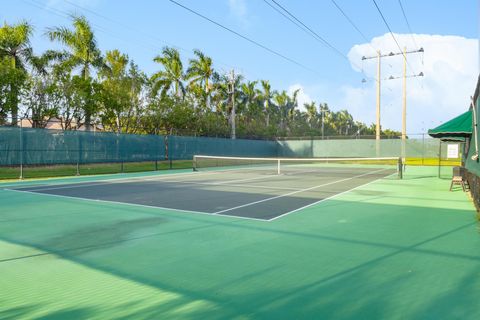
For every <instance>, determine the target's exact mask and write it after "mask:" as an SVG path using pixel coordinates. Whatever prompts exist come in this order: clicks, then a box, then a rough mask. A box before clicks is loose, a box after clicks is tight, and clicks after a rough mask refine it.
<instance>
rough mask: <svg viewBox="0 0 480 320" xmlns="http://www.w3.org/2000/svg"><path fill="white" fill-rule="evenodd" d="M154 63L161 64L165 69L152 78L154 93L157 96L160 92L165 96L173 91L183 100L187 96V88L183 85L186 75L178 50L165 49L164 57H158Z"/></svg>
mask: <svg viewBox="0 0 480 320" xmlns="http://www.w3.org/2000/svg"><path fill="white" fill-rule="evenodd" d="M153 61H155V62H157V63H160V64H161V65H162V66H163V69H164V70H161V71H158V72H157V73H155V74H153V76H152V82H153V87H152V90H153V93H154V94H156V93H157V92H158V91H159V90H160V92H161V95H162V96H163V95H166V94H167V93H168V91H170V90H172V89H173V94H174V95H175V96H177V97H178V98H183V97H184V96H185V86H184V84H183V80H184V79H185V74H184V72H183V64H182V60H181V59H180V53H179V52H178V50H177V49H175V48H170V47H165V48H163V50H162V55H158V56H156V57H155V58H154V59H153Z"/></svg>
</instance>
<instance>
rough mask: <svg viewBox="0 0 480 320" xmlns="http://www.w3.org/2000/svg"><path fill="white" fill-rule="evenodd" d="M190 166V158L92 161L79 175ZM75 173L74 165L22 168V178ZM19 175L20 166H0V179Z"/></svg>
mask: <svg viewBox="0 0 480 320" xmlns="http://www.w3.org/2000/svg"><path fill="white" fill-rule="evenodd" d="M191 167H192V161H190V160H175V161H172V164H171V167H170V162H169V161H168V160H166V161H158V162H157V164H155V161H148V162H126V163H123V168H122V164H121V163H92V164H82V165H80V166H79V173H80V175H96V174H112V173H120V172H125V173H129V172H144V171H154V170H167V169H188V168H191ZM76 174H77V166H76V165H63V164H62V165H52V166H25V167H24V168H23V178H24V179H37V178H51V177H65V176H75V175H76ZM19 177H20V167H18V166H16V167H0V180H5V179H7V180H10V179H18V178H19Z"/></svg>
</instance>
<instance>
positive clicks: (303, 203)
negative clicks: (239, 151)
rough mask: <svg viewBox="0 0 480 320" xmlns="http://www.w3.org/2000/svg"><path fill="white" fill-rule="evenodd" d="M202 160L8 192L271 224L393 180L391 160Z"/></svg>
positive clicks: (236, 158)
mask: <svg viewBox="0 0 480 320" xmlns="http://www.w3.org/2000/svg"><path fill="white" fill-rule="evenodd" d="M201 157H202V156H197V157H196V161H195V164H196V170H199V169H200V158H201ZM203 158H204V159H201V160H202V162H203V163H201V166H202V169H203V167H205V166H206V165H207V164H208V168H207V169H208V170H205V171H201V172H192V173H182V174H177V175H168V176H163V177H143V178H133V179H128V178H127V179H111V180H103V181H97V182H89V183H73V184H68V183H67V184H60V185H46V186H42V185H40V186H33V187H25V188H15V189H10V190H14V191H19V192H30V193H37V194H42V195H46V196H47V195H48V196H57V197H71V198H78V199H88V200H96V201H108V202H118V203H124V204H130V205H141V206H150V207H157V208H162V209H173V210H176V211H187V212H195V213H202V214H212V215H227V216H235V217H241V218H250V219H261V220H272V219H275V218H278V217H280V216H283V215H286V214H289V213H292V212H295V211H298V210H299V209H302V208H305V207H308V206H310V205H312V204H315V203H318V202H320V201H323V200H325V199H328V198H332V197H334V196H336V195H338V194H341V193H344V192H347V191H349V190H352V189H354V188H357V187H359V186H361V185H364V184H366V183H370V182H372V181H375V180H378V179H381V178H385V177H388V176H395V178H396V175H395V173H396V169H395V166H394V164H395V161H396V160H397V159H395V158H391V159H388V158H385V159H373V160H370V161H371V162H370V163H367V164H365V163H361V161H359V160H356V159H353V160H352V159H340V161H337V162H335V161H333V160H331V159H329V161H328V163H327V162H326V161H324V159H317V160H316V161H314V160H312V159H309V160H308V161H305V160H302V159H290V162H288V163H286V164H285V165H283V163H284V161H286V160H285V159H282V160H281V161H282V172H278V171H277V168H276V167H275V166H276V165H277V164H276V161H279V160H280V159H278V160H277V159H269V158H239V157H203ZM245 159H247V160H245ZM262 159H263V162H266V163H262V162H261V161H262ZM218 161H221V163H220V164H219V163H218ZM205 162H214V163H215V164H216V165H215V166H211V163H205ZM362 162H365V160H363V159H362ZM392 164H393V165H392ZM392 178H393V177H392Z"/></svg>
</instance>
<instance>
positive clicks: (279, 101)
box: [273, 90, 289, 130]
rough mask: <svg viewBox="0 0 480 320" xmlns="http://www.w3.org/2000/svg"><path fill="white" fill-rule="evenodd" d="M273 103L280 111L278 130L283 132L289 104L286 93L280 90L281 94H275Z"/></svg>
mask: <svg viewBox="0 0 480 320" xmlns="http://www.w3.org/2000/svg"><path fill="white" fill-rule="evenodd" d="M273 101H274V102H275V104H276V105H277V107H278V110H279V111H280V129H281V130H285V120H286V117H287V114H288V103H289V96H288V93H287V91H285V90H282V91H281V92H276V93H275V95H274V97H273Z"/></svg>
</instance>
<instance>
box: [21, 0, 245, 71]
mask: <svg viewBox="0 0 480 320" xmlns="http://www.w3.org/2000/svg"><path fill="white" fill-rule="evenodd" d="M23 1H24V2H25V3H26V4H29V5H31V6H34V7H36V8H38V9H41V10H44V11H48V12H50V13H51V14H54V15H56V16H59V17H62V18H68V17H69V16H71V14H70V13H68V12H66V11H62V10H60V9H56V8H51V7H45V6H42V5H41V4H40V3H38V2H37V1H36V0H23ZM64 2H66V3H68V4H70V5H72V6H74V7H76V8H77V9H80V10H83V11H86V12H89V13H91V14H93V15H95V16H98V17H100V18H102V19H104V20H107V21H110V22H113V23H115V24H117V25H119V26H121V27H123V28H125V29H127V30H135V32H136V33H137V34H143V35H145V36H147V37H149V38H151V39H153V40H155V41H158V42H160V43H162V44H163V45H167V46H170V47H173V48H176V49H178V50H180V51H183V52H184V53H185V54H186V55H187V57H189V58H192V57H193V54H192V52H191V51H188V50H187V49H185V48H182V47H180V46H177V45H175V44H172V43H168V42H166V41H164V40H161V39H159V38H156V37H155V36H153V35H151V34H148V33H145V32H143V31H142V30H141V29H138V28H135V27H133V26H130V25H127V24H124V23H121V22H118V21H116V20H114V19H111V18H109V17H107V16H105V15H102V14H100V13H98V12H95V11H94V10H91V9H88V8H85V7H82V6H80V5H78V4H76V3H73V2H71V1H68V0H64ZM90 24H91V25H92V27H93V29H94V30H97V31H100V32H102V33H104V34H107V35H109V36H111V37H114V38H117V39H119V40H121V41H123V42H125V43H131V41H132V40H127V39H125V38H123V37H119V36H118V35H117V34H115V33H113V32H110V31H109V30H108V29H105V28H104V27H102V26H100V25H99V24H95V23H91V22H90ZM133 41H134V42H136V43H138V44H139V45H141V46H142V47H144V48H146V49H148V50H161V49H162V47H161V46H157V45H155V44H152V43H150V42H145V41H141V40H140V39H139V38H138V37H136V38H134V39H133ZM215 63H216V64H219V65H222V66H224V67H226V69H228V70H229V69H232V68H236V67H234V66H232V65H229V64H227V63H225V62H222V61H220V60H218V59H215ZM222 69H223V68H219V69H217V70H219V71H221V72H222V73H225V72H223V70H222ZM240 69H241V68H240ZM245 79H246V80H248V78H246V77H245Z"/></svg>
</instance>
